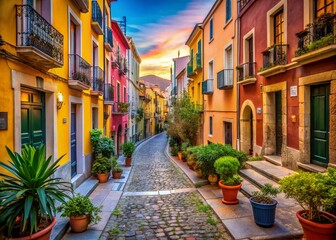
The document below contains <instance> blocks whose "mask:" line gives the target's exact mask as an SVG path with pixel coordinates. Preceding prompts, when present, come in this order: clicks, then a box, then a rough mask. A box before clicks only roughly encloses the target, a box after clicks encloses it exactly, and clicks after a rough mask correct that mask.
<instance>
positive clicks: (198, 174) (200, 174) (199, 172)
mask: <svg viewBox="0 0 336 240" xmlns="http://www.w3.org/2000/svg"><path fill="white" fill-rule="evenodd" d="M195 173H196V176H197V177H202V176H203V174H202V170H201V169H196V170H195Z"/></svg>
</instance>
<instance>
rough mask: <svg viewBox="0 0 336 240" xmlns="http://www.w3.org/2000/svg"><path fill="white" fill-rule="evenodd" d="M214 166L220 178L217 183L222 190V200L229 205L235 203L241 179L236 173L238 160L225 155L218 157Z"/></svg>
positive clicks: (238, 165)
mask: <svg viewBox="0 0 336 240" xmlns="http://www.w3.org/2000/svg"><path fill="white" fill-rule="evenodd" d="M214 167H215V169H216V173H217V174H219V176H220V179H221V180H220V181H219V183H218V184H219V187H220V188H221V189H222V192H223V199H222V202H223V203H225V204H229V205H233V204H237V203H238V202H239V201H238V199H237V195H238V191H239V189H240V187H241V185H242V184H241V182H242V181H243V179H242V178H241V177H240V176H239V175H238V174H237V172H238V170H239V167H240V164H239V161H238V160H237V158H235V157H231V156H225V157H221V158H218V159H217V160H216V161H215V164H214Z"/></svg>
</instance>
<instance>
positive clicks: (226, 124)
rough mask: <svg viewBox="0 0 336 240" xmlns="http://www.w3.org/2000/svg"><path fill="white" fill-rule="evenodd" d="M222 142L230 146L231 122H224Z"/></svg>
mask: <svg viewBox="0 0 336 240" xmlns="http://www.w3.org/2000/svg"><path fill="white" fill-rule="evenodd" d="M224 144H229V145H231V146H232V123H231V122H224Z"/></svg>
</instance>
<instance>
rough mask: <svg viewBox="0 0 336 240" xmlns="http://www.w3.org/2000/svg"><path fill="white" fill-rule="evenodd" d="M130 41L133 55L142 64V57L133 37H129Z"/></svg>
mask: <svg viewBox="0 0 336 240" xmlns="http://www.w3.org/2000/svg"><path fill="white" fill-rule="evenodd" d="M128 39H129V44H130V48H131V50H132V52H133V55H134V56H135V58H136V59H137V60H138V63H139V64H140V63H141V57H140V55H139V52H138V50H137V48H136V46H135V43H134V41H133V38H132V37H128Z"/></svg>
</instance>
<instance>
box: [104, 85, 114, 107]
mask: <svg viewBox="0 0 336 240" xmlns="http://www.w3.org/2000/svg"><path fill="white" fill-rule="evenodd" d="M104 101H108V102H113V101H114V86H113V85H112V84H110V83H106V84H105V86H104Z"/></svg>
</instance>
